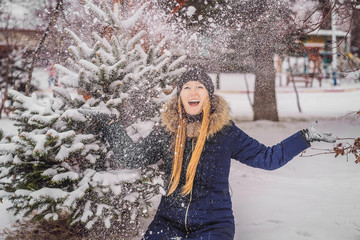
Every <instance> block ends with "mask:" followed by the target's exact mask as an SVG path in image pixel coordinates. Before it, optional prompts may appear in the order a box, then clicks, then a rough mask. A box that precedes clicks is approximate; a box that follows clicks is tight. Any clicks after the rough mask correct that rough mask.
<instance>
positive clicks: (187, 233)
mask: <svg viewBox="0 0 360 240" xmlns="http://www.w3.org/2000/svg"><path fill="white" fill-rule="evenodd" d="M194 145H195V138H193V140H192V142H191V152H190V154H189V156H188V157H187V165H188V164H189V158H190V157H191V156H192V153H193V151H194ZM191 201H192V190H191V192H190V199H189V203H188V205H187V207H186V212H185V230H186V238H187V237H188V236H189V229H188V226H187V218H188V214H189V208H190V204H191Z"/></svg>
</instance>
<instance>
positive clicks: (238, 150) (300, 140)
mask: <svg viewBox="0 0 360 240" xmlns="http://www.w3.org/2000/svg"><path fill="white" fill-rule="evenodd" d="M234 128H235V129H236V130H235V142H234V144H233V146H234V147H233V151H232V156H231V157H232V158H233V159H236V160H238V161H240V162H242V163H244V164H246V165H249V166H252V167H256V168H261V169H266V170H274V169H277V168H280V167H282V166H284V165H285V164H286V163H288V162H289V161H290V160H291V159H293V158H294V157H295V156H296V155H298V154H299V153H301V152H302V151H304V150H305V149H307V148H308V147H310V144H309V143H308V142H307V141H306V139H305V137H304V136H303V134H302V133H301V131H299V132H297V133H295V134H293V135H291V136H290V137H288V138H286V139H285V140H283V141H281V142H280V143H279V144H276V145H274V146H272V147H268V146H265V145H264V144H261V143H259V142H258V141H257V140H255V139H253V138H251V137H249V136H248V135H247V134H246V133H245V132H243V131H242V130H240V129H239V128H237V127H235V126H234Z"/></svg>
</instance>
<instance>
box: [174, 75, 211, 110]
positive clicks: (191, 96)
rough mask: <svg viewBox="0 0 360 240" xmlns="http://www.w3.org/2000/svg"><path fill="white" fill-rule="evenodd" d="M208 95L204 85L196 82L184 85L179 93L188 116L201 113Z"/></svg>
mask: <svg viewBox="0 0 360 240" xmlns="http://www.w3.org/2000/svg"><path fill="white" fill-rule="evenodd" d="M208 96H209V94H208V91H207V90H206V88H205V86H204V84H202V83H201V82H198V81H189V82H187V83H185V84H184V85H183V87H182V89H181V91H180V97H181V101H182V104H183V106H184V109H185V111H186V113H187V114H189V115H198V114H200V113H201V112H202V109H203V105H204V102H205V100H206V98H208Z"/></svg>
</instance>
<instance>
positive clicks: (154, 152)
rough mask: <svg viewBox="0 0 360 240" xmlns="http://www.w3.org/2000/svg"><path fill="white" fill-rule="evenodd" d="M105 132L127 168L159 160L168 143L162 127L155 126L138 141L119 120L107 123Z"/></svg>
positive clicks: (118, 157)
mask: <svg viewBox="0 0 360 240" xmlns="http://www.w3.org/2000/svg"><path fill="white" fill-rule="evenodd" d="M103 134H104V137H105V138H106V140H107V141H108V142H109V144H110V146H111V149H112V151H113V152H114V155H115V157H116V158H117V159H118V160H119V161H120V163H121V164H123V165H124V166H125V167H126V168H138V167H143V166H147V165H150V164H154V163H156V162H158V161H159V160H160V159H162V157H163V152H164V149H167V148H166V145H168V139H167V135H166V133H165V132H164V131H161V129H160V128H155V129H154V130H153V131H152V132H151V133H150V134H149V135H148V136H147V137H146V138H144V139H141V140H139V141H138V142H136V143H134V142H133V141H132V139H131V138H130V137H129V136H128V134H127V133H126V131H125V129H124V128H123V127H122V126H121V124H120V123H119V122H118V121H114V122H113V123H111V124H109V125H106V126H105V127H104V128H103Z"/></svg>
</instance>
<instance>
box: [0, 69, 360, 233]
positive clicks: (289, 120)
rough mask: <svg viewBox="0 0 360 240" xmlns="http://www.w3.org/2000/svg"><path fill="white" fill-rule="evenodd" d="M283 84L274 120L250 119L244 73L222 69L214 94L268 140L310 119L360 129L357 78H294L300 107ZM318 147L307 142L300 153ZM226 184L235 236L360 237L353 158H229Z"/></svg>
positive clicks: (338, 131) (359, 173) (349, 132)
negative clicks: (261, 161) (259, 164)
mask: <svg viewBox="0 0 360 240" xmlns="http://www.w3.org/2000/svg"><path fill="white" fill-rule="evenodd" d="M212 77H213V76H212ZM248 81H249V88H250V90H253V86H254V84H253V76H252V75H248ZM278 85H279V84H278ZM284 85H285V84H283V87H277V104H278V111H279V116H280V119H281V121H280V122H270V121H256V122H252V121H249V120H251V117H252V110H251V107H250V104H249V100H248V97H247V95H246V94H244V91H246V87H245V84H244V75H239V74H222V75H221V88H222V89H221V91H218V94H220V95H222V96H223V97H224V98H225V99H226V100H227V101H228V103H229V105H230V107H231V111H232V116H233V118H234V119H235V120H236V122H237V125H238V126H239V127H240V128H242V129H243V130H244V131H245V132H247V133H248V134H249V135H250V136H253V137H255V138H256V139H258V140H259V141H261V142H263V143H264V144H267V145H273V144H276V143H278V142H279V141H281V140H282V139H284V138H286V137H287V136H289V135H290V134H292V133H294V132H296V131H298V130H300V129H303V128H306V127H308V126H310V124H311V123H312V122H313V121H314V120H316V119H317V120H319V124H318V127H317V128H318V129H319V130H324V131H330V132H332V133H333V134H334V135H336V136H338V137H357V136H360V118H357V116H356V115H355V114H349V113H350V112H353V111H357V110H360V83H352V82H340V86H337V87H334V86H332V82H331V81H325V82H324V83H323V87H321V88H320V87H318V83H317V82H315V83H314V87H312V88H305V87H303V84H301V83H298V86H299V89H298V90H299V92H300V102H301V107H302V110H303V112H302V113H299V112H298V109H297V105H296V97H295V94H294V93H293V91H292V88H291V86H289V87H285V86H284ZM250 97H251V98H252V95H250ZM0 127H1V128H3V129H4V130H5V131H14V130H15V129H14V128H13V127H12V125H11V122H9V120H0ZM332 146H333V145H332V144H326V143H315V144H314V145H313V147H314V148H332ZM318 152H319V151H317V150H315V149H309V150H308V151H307V152H306V154H307V155H311V154H315V153H318ZM230 184H231V189H232V200H233V211H234V216H235V222H236V235H235V239H236V240H238V239H241V240H263V239H264V240H265V239H266V240H269V239H270V240H272V239H276V240H289V239H291V240H302V239H309V240H310V239H311V240H328V239H334V240H337V239H339V240H340V239H341V240H350V239H351V240H354V239H355V240H356V239H360V201H359V200H360V166H359V165H356V164H355V163H354V158H350V159H349V160H348V161H347V159H346V158H345V157H338V158H334V156H333V155H318V156H314V157H296V158H295V159H294V160H293V161H291V162H290V163H288V164H287V165H285V166H284V167H283V168H281V169H278V170H275V171H263V170H259V169H254V168H250V167H248V166H246V165H243V164H240V163H238V162H236V161H233V163H232V168H231V173H230ZM6 206H7V204H6V202H4V203H2V204H0V216H1V220H0V229H2V228H4V227H8V226H10V225H11V223H12V222H14V217H13V216H12V215H11V214H9V213H8V212H7V211H6V209H5V208H6Z"/></svg>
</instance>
